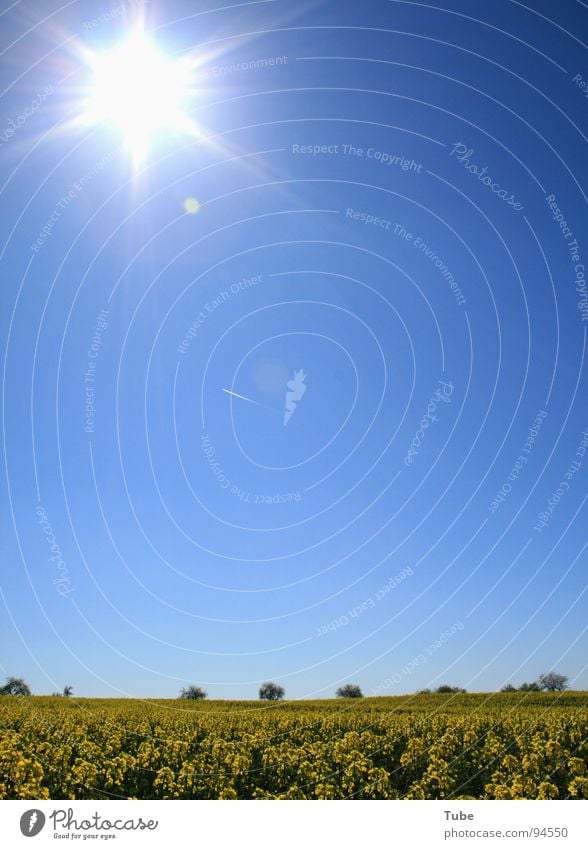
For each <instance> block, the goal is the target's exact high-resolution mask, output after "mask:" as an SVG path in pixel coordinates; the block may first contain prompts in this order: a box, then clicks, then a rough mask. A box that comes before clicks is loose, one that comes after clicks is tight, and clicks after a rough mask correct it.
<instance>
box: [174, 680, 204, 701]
mask: <svg viewBox="0 0 588 849" xmlns="http://www.w3.org/2000/svg"><path fill="white" fill-rule="evenodd" d="M207 695H208V693H207V692H206V690H203V689H202V687H197V686H196V685H195V684H190V686H189V687H184V689H183V690H180V695H179V696H178V698H179V699H191V700H192V701H194V702H199V701H202V700H203V699H205V698H206V697H207Z"/></svg>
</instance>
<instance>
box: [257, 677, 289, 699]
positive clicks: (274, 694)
mask: <svg viewBox="0 0 588 849" xmlns="http://www.w3.org/2000/svg"><path fill="white" fill-rule="evenodd" d="M285 695H286V691H285V690H284V688H283V687H280V685H279V684H274V683H273V681H265V682H264V683H263V684H262V685H261V687H260V688H259V698H260V699H266V700H267V701H270V702H277V701H279V700H280V699H283V698H284V696H285Z"/></svg>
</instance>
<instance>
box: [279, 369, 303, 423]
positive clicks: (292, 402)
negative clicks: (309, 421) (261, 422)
mask: <svg viewBox="0 0 588 849" xmlns="http://www.w3.org/2000/svg"><path fill="white" fill-rule="evenodd" d="M305 380H306V375H305V374H304V370H303V369H299V370H298V371H296V372H294V377H293V379H292V380H289V381H288V382H287V383H286V386H287V387H288V391H287V392H286V406H285V410H284V427H286V425H287V424H288V422H289V421H290V419H291V418H292V415H293V414H294V410H295V409H296V404H297V402H298V401H300V399H301V398H302V396H303V395H304V393H305V392H306V384H305V382H304V381H305Z"/></svg>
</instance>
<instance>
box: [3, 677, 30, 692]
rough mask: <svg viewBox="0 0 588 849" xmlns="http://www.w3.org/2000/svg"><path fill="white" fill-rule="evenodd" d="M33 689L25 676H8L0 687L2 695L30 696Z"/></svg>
mask: <svg viewBox="0 0 588 849" xmlns="http://www.w3.org/2000/svg"><path fill="white" fill-rule="evenodd" d="M30 695H31V691H30V689H29V686H28V684H27V683H26V681H25V680H24V678H7V679H6V684H5V685H4V686H3V687H0V696H30Z"/></svg>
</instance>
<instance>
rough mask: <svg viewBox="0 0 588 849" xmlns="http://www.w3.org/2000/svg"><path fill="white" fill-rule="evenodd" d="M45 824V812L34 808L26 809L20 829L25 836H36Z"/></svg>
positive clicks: (21, 819)
mask: <svg viewBox="0 0 588 849" xmlns="http://www.w3.org/2000/svg"><path fill="white" fill-rule="evenodd" d="M44 825H45V814H44V813H43V811H39V810H38V809H36V808H33V809H32V810H31V811H25V812H24V814H23V815H22V817H21V818H20V830H21V832H22V833H23V834H24V836H25V837H36V836H37V834H39V832H40V831H41V830H42V829H43V826H44Z"/></svg>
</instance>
